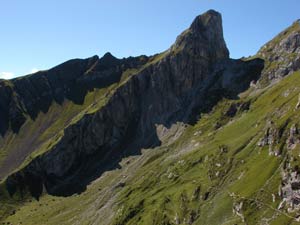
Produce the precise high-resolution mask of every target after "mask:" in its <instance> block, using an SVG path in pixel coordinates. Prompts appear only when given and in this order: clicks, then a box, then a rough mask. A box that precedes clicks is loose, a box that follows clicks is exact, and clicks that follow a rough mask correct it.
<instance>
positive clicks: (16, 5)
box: [0, 0, 300, 78]
mask: <svg viewBox="0 0 300 225" xmlns="http://www.w3.org/2000/svg"><path fill="white" fill-rule="evenodd" d="M208 9H215V10H217V11H219V12H221V13H222V15H223V27H224V36H225V40H226V42H227V46H228V48H229V51H230V53H231V57H232V58H240V57H242V56H249V55H252V54H255V53H256V51H257V50H258V49H259V48H260V47H261V46H262V45H263V44H264V43H265V42H267V41H268V40H270V39H271V38H272V37H273V36H275V35H276V34H277V33H279V32H280V31H282V30H283V29H284V28H286V27H287V26H289V25H291V24H292V22H293V21H295V20H296V19H298V18H300V11H299V9H300V0H147V1H146V0H0V77H4V78H9V77H13V76H20V75H25V74H28V73H31V72H35V71H36V70H42V69H48V68H51V67H53V66H55V65H57V64H59V63H62V62H64V61H66V60H68V59H71V58H87V57H90V56H93V55H99V56H102V55H103V54H104V53H105V52H108V51H109V52H111V53H112V54H113V55H115V56H116V57H120V58H122V57H127V56H137V55H141V54H146V55H151V54H154V53H158V52H161V51H163V50H166V49H167V48H168V47H169V46H170V45H171V44H172V43H173V42H174V40H175V39H176V36H177V35H178V34H180V32H182V31H183V30H184V29H186V28H187V27H188V26H189V25H190V24H191V22H192V21H193V19H194V18H195V17H196V16H197V15H199V14H201V13H203V12H205V11H207V10H208Z"/></svg>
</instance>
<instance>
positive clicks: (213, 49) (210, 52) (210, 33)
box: [172, 10, 229, 60]
mask: <svg viewBox="0 0 300 225" xmlns="http://www.w3.org/2000/svg"><path fill="white" fill-rule="evenodd" d="M178 49H180V50H187V51H190V52H193V53H194V54H195V55H200V56H201V57H203V58H209V59H212V60H218V59H226V58H229V51H228V49H227V47H226V43H225V40H224V37H223V27H222V16H221V14H220V13H218V12H216V11H214V10H209V11H207V12H206V13H204V14H202V15H200V16H197V17H196V18H195V19H194V21H193V23H192V24H191V26H190V27H189V28H188V29H187V30H185V31H184V32H183V33H182V34H181V35H179V36H178V37H177V40H176V42H175V44H174V45H173V46H172V50H173V51H178Z"/></svg>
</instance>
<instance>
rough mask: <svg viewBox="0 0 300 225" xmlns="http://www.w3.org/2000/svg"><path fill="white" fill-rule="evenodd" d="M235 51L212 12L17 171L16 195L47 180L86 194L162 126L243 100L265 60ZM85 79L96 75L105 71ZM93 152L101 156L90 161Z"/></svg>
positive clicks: (50, 185)
mask: <svg viewBox="0 0 300 225" xmlns="http://www.w3.org/2000/svg"><path fill="white" fill-rule="evenodd" d="M228 55H229V54H228V50H227V48H226V45H225V42H224V39H223V33H222V21H221V16H220V14H219V13H217V12H215V11H209V12H207V13H205V14H204V15H201V16H199V17H197V18H196V19H195V21H194V22H193V23H192V25H191V27H190V28H189V29H188V30H186V31H185V32H183V33H182V34H181V35H180V36H179V37H178V38H177V40H176V43H175V44H174V45H173V46H172V47H171V48H170V49H169V50H168V51H167V52H166V53H164V55H163V57H162V58H161V59H160V60H159V61H158V62H156V63H154V64H151V65H149V66H147V67H146V68H144V69H143V70H142V71H141V72H139V73H138V74H136V75H135V76H133V77H132V78H131V79H130V80H129V81H128V82H126V83H125V84H124V85H122V86H121V87H119V88H118V89H117V90H116V92H115V94H113V96H112V97H111V98H110V99H109V101H108V102H107V104H106V105H105V106H104V107H102V108H101V109H100V110H99V111H97V112H95V113H92V114H87V115H85V116H84V117H83V118H82V119H81V120H80V121H78V122H77V123H75V124H73V125H71V126H69V127H67V128H66V129H65V130H64V136H63V137H62V139H61V140H60V141H59V142H58V143H57V144H56V145H55V146H54V147H52V148H51V149H49V151H48V152H47V153H45V154H43V155H41V156H39V157H37V158H36V159H34V160H33V161H32V162H31V163H30V164H29V165H28V166H26V167H25V168H24V169H22V170H21V171H19V172H17V173H16V174H13V175H11V176H10V177H9V178H8V180H7V186H8V189H9V190H11V194H13V193H14V191H15V190H16V188H18V187H24V185H25V186H26V185H28V186H29V188H30V187H31V188H30V190H32V189H33V188H32V186H34V187H39V191H38V193H39V194H40V193H41V191H42V189H43V185H44V186H45V187H46V189H47V191H48V192H49V193H51V194H58V195H67V194H70V193H72V192H76V191H81V190H82V189H83V188H84V187H85V185H86V184H87V183H86V182H85V180H86V181H87V182H89V181H90V179H91V178H90V177H91V176H92V177H94V176H95V174H97V172H96V171H98V173H101V169H99V168H103V167H104V166H105V165H107V164H112V165H113V164H114V163H116V162H117V161H116V160H118V159H119V157H120V156H124V155H126V154H130V153H131V154H132V153H138V152H139V151H140V149H142V148H149V147H153V146H157V145H159V144H160V139H159V136H158V134H157V133H156V125H163V126H165V127H170V126H171V125H172V124H174V123H176V122H184V123H191V122H192V119H194V117H195V115H194V114H195V112H197V113H199V111H204V110H206V111H207V110H209V108H211V107H212V106H213V105H214V104H215V103H216V102H217V101H218V100H220V99H221V98H222V97H224V96H226V97H231V98H235V97H236V96H237V94H238V93H240V92H241V91H242V90H245V89H246V88H247V87H248V86H249V83H250V82H251V81H252V80H256V79H257V78H258V76H259V73H260V70H261V69H262V67H263V65H262V62H261V61H259V60H255V61H251V62H242V61H234V60H230V59H229V58H228ZM94 68H97V67H93V69H94ZM85 76H90V79H92V80H93V79H94V78H93V77H94V76H95V77H96V78H97V77H98V74H97V73H93V71H90V72H88V73H87V74H86V75H85ZM83 79H85V77H84V78H83ZM93 156H94V157H95V156H97V160H96V161H95V160H90V158H93ZM96 168H97V169H96ZM79 178H80V182H78V180H79ZM33 181H34V182H33ZM24 183H25V184H24ZM32 194H33V195H36V193H32Z"/></svg>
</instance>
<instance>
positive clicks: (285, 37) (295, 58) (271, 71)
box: [257, 21, 300, 84]
mask: <svg viewBox="0 0 300 225" xmlns="http://www.w3.org/2000/svg"><path fill="white" fill-rule="evenodd" d="M257 56H258V57H261V58H263V59H264V60H265V61H266V67H265V70H264V71H263V73H262V78H261V80H262V84H264V82H267V83H272V82H274V81H277V80H279V79H281V78H283V77H285V76H287V75H289V74H292V73H294V72H295V71H297V70H299V69H300V23H299V21H296V22H294V23H293V24H292V26H290V27H289V28H287V29H286V30H284V31H283V32H281V33H280V34H279V35H277V36H276V37H275V38H274V39H273V40H271V41H270V42H268V43H267V44H265V45H264V46H263V47H262V48H261V49H260V51H259V52H258V54H257Z"/></svg>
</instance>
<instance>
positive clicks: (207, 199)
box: [0, 10, 300, 225]
mask: <svg viewBox="0 0 300 225" xmlns="http://www.w3.org/2000/svg"><path fill="white" fill-rule="evenodd" d="M298 25H299V24H298ZM298 25H297V24H296V23H295V24H293V25H292V26H291V27H290V28H288V29H287V30H285V31H284V32H282V33H280V34H279V35H278V36H277V37H275V38H274V39H273V40H271V41H270V42H269V43H267V44H266V45H265V46H264V47H262V49H261V50H260V51H259V52H258V53H257V55H256V56H253V57H250V58H243V59H239V60H234V59H230V58H229V51H228V49H227V47H226V44H225V41H224V38H223V29H222V18H221V15H220V14H219V13H218V12H216V11H214V10H209V11H208V12H206V13H204V14H202V15H200V16H198V17H197V18H196V19H195V20H194V21H193V23H192V24H191V26H190V27H189V28H188V29H187V30H185V31H184V32H183V33H181V34H180V35H179V36H178V37H177V39H176V42H175V43H174V44H173V45H172V46H171V47H170V48H169V49H168V50H166V51H165V52H162V53H160V54H157V55H154V56H149V57H148V56H139V57H128V58H123V59H118V58H116V57H114V56H113V55H111V53H106V54H105V55H104V56H103V57H101V58H99V57H98V56H93V57H91V58H88V59H73V60H70V61H67V62H65V63H62V64H60V65H58V66H56V67H54V68H52V69H49V70H47V71H40V72H38V73H36V74H33V75H27V76H24V77H21V78H16V79H12V80H1V81H0V115H1V117H0V132H1V134H2V136H1V138H0V150H1V151H0V179H1V182H0V203H1V205H0V220H1V222H3V223H6V224H19V223H20V224H21V223H22V224H97V225H98V224H103V225H108V224H109V225H125V224H145V225H148V224H157V225H158V224H168V225H170V224H204V225H206V224H210V225H214V224H216V225H218V224H265V223H268V224H296V223H297V221H298V220H299V215H298V212H299V209H300V201H299V199H300V195H299V193H300V185H299V184H300V172H299V166H300V158H299V155H300V154H299V143H300V135H299V126H300V124H299V115H298V114H299V108H300V107H299V105H300V99H299V90H300V86H299V83H300V79H299V67H298V61H299V60H298V59H299V51H298V50H299V47H300V43H299V26H298Z"/></svg>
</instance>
